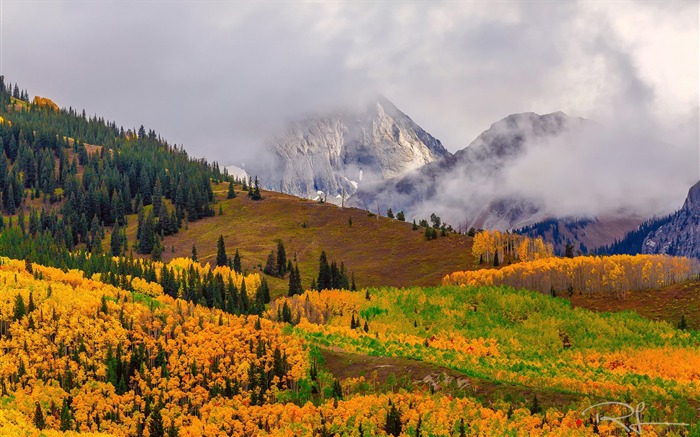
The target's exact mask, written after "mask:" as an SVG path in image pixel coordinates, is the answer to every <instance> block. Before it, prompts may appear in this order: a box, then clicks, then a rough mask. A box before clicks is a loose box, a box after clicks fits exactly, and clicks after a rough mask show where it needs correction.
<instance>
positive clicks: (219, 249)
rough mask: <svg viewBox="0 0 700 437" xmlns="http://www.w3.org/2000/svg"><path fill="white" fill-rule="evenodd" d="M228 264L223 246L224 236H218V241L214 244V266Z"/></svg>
mask: <svg viewBox="0 0 700 437" xmlns="http://www.w3.org/2000/svg"><path fill="white" fill-rule="evenodd" d="M227 262H228V256H227V255H226V246H225V245H224V236H223V235H219V241H217V243H216V265H217V266H225V265H226V263H227Z"/></svg>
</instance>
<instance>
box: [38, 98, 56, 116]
mask: <svg viewBox="0 0 700 437" xmlns="http://www.w3.org/2000/svg"><path fill="white" fill-rule="evenodd" d="M32 105H34V106H35V107H37V108H41V109H49V110H51V111H54V112H58V105H57V104H55V103H54V102H53V100H51V99H49V98H46V97H39V96H35V97H34V100H33V101H32Z"/></svg>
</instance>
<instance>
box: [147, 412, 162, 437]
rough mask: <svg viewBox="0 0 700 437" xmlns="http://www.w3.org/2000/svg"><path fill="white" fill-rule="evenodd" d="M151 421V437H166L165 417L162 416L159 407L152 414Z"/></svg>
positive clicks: (149, 430) (149, 426) (149, 425)
mask: <svg viewBox="0 0 700 437" xmlns="http://www.w3.org/2000/svg"><path fill="white" fill-rule="evenodd" d="M150 418H151V421H150V423H149V424H148V435H149V436H150V437H165V430H164V429H163V417H162V416H161V414H160V408H159V407H157V408H155V409H154V411H153V412H152V413H151V416H150Z"/></svg>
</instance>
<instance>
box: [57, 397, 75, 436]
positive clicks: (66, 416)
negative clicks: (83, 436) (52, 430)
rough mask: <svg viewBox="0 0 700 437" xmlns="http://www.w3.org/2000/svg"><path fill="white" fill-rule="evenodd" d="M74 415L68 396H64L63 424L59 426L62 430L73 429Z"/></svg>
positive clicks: (62, 408)
mask: <svg viewBox="0 0 700 437" xmlns="http://www.w3.org/2000/svg"><path fill="white" fill-rule="evenodd" d="M72 416H73V415H72V414H71V411H70V406H69V400H68V398H63V406H62V407H61V425H60V428H59V429H60V430H61V431H69V430H70V429H71V422H72V420H73V418H72Z"/></svg>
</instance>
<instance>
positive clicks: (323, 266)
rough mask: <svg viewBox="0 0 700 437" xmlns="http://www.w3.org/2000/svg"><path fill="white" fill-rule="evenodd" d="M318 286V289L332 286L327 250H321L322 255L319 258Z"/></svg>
mask: <svg viewBox="0 0 700 437" xmlns="http://www.w3.org/2000/svg"><path fill="white" fill-rule="evenodd" d="M316 287H317V289H318V291H321V290H327V289H330V288H331V268H330V266H329V265H328V258H327V257H326V252H325V251H321V256H320V258H319V267H318V280H317V281H316Z"/></svg>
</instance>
